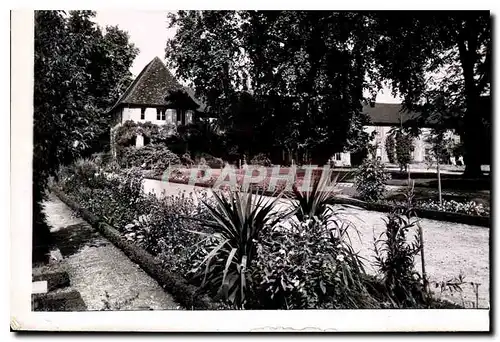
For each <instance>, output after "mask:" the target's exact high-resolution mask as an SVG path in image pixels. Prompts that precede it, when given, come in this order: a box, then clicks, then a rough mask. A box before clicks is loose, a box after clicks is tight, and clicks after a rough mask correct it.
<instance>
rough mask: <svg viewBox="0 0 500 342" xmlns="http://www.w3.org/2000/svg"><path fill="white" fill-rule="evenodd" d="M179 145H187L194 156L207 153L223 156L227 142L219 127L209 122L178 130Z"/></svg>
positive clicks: (185, 126)
mask: <svg viewBox="0 0 500 342" xmlns="http://www.w3.org/2000/svg"><path fill="white" fill-rule="evenodd" d="M177 139H178V143H180V142H182V143H183V144H185V148H186V150H189V151H190V152H191V154H192V155H198V154H201V153H206V154H210V155H216V156H223V155H224V154H225V147H226V144H225V141H224V137H223V135H222V134H221V133H220V132H219V131H218V129H217V126H216V125H215V124H212V123H210V122H208V121H197V122H193V123H190V124H188V125H184V126H179V127H178V128H177Z"/></svg>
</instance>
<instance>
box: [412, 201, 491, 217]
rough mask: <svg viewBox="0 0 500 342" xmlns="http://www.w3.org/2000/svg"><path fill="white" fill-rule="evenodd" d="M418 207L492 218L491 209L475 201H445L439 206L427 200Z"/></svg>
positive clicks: (419, 203) (435, 202) (436, 202)
mask: <svg viewBox="0 0 500 342" xmlns="http://www.w3.org/2000/svg"><path fill="white" fill-rule="evenodd" d="M416 205H417V206H418V207H419V208H422V209H430V210H437V211H448V212H452V213H462V214H467V215H476V216H490V208H488V207H485V206H484V205H483V204H481V203H477V202H475V201H468V202H458V201H455V200H450V201H447V200H443V201H442V204H439V202H438V201H434V200H427V201H421V202H418V203H417V204H416Z"/></svg>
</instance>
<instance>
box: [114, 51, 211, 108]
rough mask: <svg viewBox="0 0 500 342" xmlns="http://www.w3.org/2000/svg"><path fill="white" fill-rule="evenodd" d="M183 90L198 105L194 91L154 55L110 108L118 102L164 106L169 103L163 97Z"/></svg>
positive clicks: (118, 103) (199, 104) (116, 105)
mask: <svg viewBox="0 0 500 342" xmlns="http://www.w3.org/2000/svg"><path fill="white" fill-rule="evenodd" d="M178 90H184V91H186V93H187V94H188V95H189V97H191V99H192V100H193V101H194V102H195V103H196V104H197V105H198V106H200V107H204V106H203V105H202V103H201V102H200V101H199V100H198V99H196V98H195V97H194V92H193V91H192V90H191V89H189V88H187V87H184V86H182V85H181V84H180V83H179V82H177V80H176V79H175V77H174V76H173V75H172V74H171V73H170V71H169V70H168V69H167V67H166V66H165V64H163V62H162V61H161V59H160V58H158V57H155V58H154V59H153V60H152V61H151V62H149V63H148V64H147V65H146V66H145V67H144V69H142V71H141V72H140V74H139V75H138V76H137V77H136V78H135V80H134V81H133V82H132V84H130V86H129V87H128V88H127V90H125V92H124V93H123V95H122V96H121V97H120V98H119V99H118V101H116V103H115V105H114V106H113V107H112V108H111V110H113V109H115V108H116V107H118V106H119V105H120V104H124V105H126V104H129V105H130V104H133V105H149V106H165V105H168V104H169V103H168V102H167V101H166V99H165V97H166V96H167V95H168V93H169V92H172V91H178Z"/></svg>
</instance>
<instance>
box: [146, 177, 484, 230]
mask: <svg viewBox="0 0 500 342" xmlns="http://www.w3.org/2000/svg"><path fill="white" fill-rule="evenodd" d="M145 179H153V180H160V181H163V179H162V177H161V176H158V177H147V178H145ZM169 182H170V183H176V184H187V183H186V182H185V181H181V180H175V179H172V180H169ZM195 186H198V187H202V188H211V185H207V184H203V183H196V184H195ZM250 190H251V191H252V192H253V193H256V192H257V191H256V189H252V187H250ZM259 194H260V195H264V196H273V195H275V193H274V192H272V191H267V190H266V191H264V192H262V190H259ZM285 195H290V196H292V195H293V194H292V193H290V194H285ZM334 202H335V203H336V204H348V205H353V206H357V207H361V208H363V209H366V210H371V211H380V212H391V211H393V210H395V209H398V208H399V207H397V206H393V205H389V204H383V203H375V202H365V201H361V200H358V199H354V198H347V197H335V198H334ZM415 213H416V214H417V216H418V217H420V218H426V219H431V220H436V221H448V222H453V223H463V224H470V225H475V226H482V227H488V228H489V227H491V217H488V216H472V215H466V214H461V213H452V212H447V211H437V210H429V209H421V208H415Z"/></svg>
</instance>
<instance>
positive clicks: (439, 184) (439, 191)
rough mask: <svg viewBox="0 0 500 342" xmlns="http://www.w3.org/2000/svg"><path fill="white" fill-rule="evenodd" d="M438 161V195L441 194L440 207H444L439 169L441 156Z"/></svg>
mask: <svg viewBox="0 0 500 342" xmlns="http://www.w3.org/2000/svg"><path fill="white" fill-rule="evenodd" d="M436 159H437V165H436V168H437V177H438V193H439V205H443V195H442V193H441V170H440V169H439V156H438V157H437V158H436Z"/></svg>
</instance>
